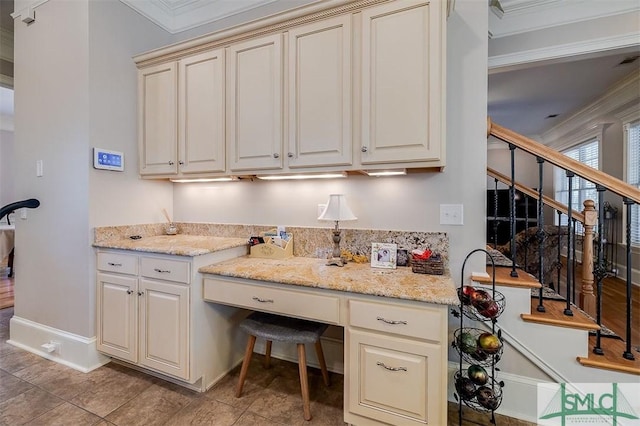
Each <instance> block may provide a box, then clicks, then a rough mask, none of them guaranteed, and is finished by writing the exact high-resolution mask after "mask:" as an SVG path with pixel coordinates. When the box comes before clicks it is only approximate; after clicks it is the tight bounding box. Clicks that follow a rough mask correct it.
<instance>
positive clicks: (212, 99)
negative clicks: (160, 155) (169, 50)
mask: <svg viewBox="0 0 640 426" xmlns="http://www.w3.org/2000/svg"><path fill="white" fill-rule="evenodd" d="M224 71H225V70H224V49H216V50H213V51H210V52H205V53H201V54H199V55H195V56H190V57H188V58H185V59H182V60H180V61H179V62H178V94H179V97H178V111H179V120H178V164H179V171H180V173H185V174H187V173H208V172H224V170H225V166H226V164H225V120H224V117H225V102H224V100H225V99H224V81H225V80H224Z"/></svg>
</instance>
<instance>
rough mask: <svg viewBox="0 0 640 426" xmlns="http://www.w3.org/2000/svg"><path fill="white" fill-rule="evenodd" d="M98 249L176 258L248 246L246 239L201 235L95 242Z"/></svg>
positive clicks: (159, 236)
mask: <svg viewBox="0 0 640 426" xmlns="http://www.w3.org/2000/svg"><path fill="white" fill-rule="evenodd" d="M92 245H93V247H96V248H107V249H119V250H130V251H135V252H143V253H157V254H169V255H174V256H190V257H195V256H201V255H205V254H209V253H214V252H217V251H222V250H227V249H232V248H236V247H242V246H246V245H247V240H246V239H244V238H227V237H211V236H200V235H180V234H178V235H156V236H150V237H143V238H140V239H138V240H133V239H130V238H118V239H113V240H106V241H100V242H95V243H93V244H92Z"/></svg>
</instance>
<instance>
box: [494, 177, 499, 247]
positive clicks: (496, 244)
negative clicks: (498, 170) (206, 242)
mask: <svg viewBox="0 0 640 426" xmlns="http://www.w3.org/2000/svg"><path fill="white" fill-rule="evenodd" d="M493 185H494V187H493V248H494V249H495V248H496V247H497V246H498V178H493Z"/></svg>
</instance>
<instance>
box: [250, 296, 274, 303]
mask: <svg viewBox="0 0 640 426" xmlns="http://www.w3.org/2000/svg"><path fill="white" fill-rule="evenodd" d="M252 299H253V300H255V301H256V302H260V303H273V299H260V298H259V297H257V296H253V297H252Z"/></svg>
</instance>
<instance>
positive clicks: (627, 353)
mask: <svg viewBox="0 0 640 426" xmlns="http://www.w3.org/2000/svg"><path fill="white" fill-rule="evenodd" d="M623 202H624V205H625V207H626V209H627V233H626V234H627V324H626V325H627V335H626V337H627V338H626V343H627V346H626V348H625V350H624V353H623V354H622V357H623V358H625V359H629V360H634V359H635V357H634V356H633V354H632V353H631V296H632V293H631V286H632V283H631V264H632V262H631V206H632V205H633V204H635V203H634V202H633V200H631V199H629V198H627V197H625V198H624V199H623Z"/></svg>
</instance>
